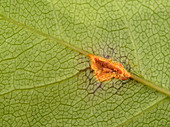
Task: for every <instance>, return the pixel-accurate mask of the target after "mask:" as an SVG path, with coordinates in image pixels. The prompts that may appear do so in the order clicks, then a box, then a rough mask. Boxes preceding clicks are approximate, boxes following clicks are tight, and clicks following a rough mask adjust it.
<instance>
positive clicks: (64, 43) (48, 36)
mask: <svg viewBox="0 0 170 127" xmlns="http://www.w3.org/2000/svg"><path fill="white" fill-rule="evenodd" d="M0 17H2V19H5V20H6V21H8V22H11V23H13V24H15V25H17V26H20V27H22V28H25V29H27V30H29V31H31V32H33V33H36V34H38V35H41V36H43V37H46V38H48V39H49V40H53V41H55V42H58V43H59V44H61V45H64V46H66V47H68V48H71V49H72V50H74V48H75V47H74V46H72V45H70V44H69V43H66V42H64V41H61V40H59V39H57V38H55V37H53V36H51V35H48V34H46V33H43V32H41V31H38V30H36V29H33V28H31V27H29V26H26V25H25V24H22V23H20V22H18V21H16V20H14V19H10V18H8V17H6V16H4V15H3V14H0ZM69 46H70V47H69ZM72 47H73V48H72ZM75 51H77V50H75ZM82 51H83V50H82ZM77 52H78V51H77ZM79 53H82V52H79ZM82 54H84V55H86V54H89V53H88V52H86V51H84V52H83V53H82ZM78 73H79V72H78ZM78 73H76V74H75V75H77V74H78ZM75 75H73V76H71V77H69V78H72V77H74V76H75ZM67 79H68V78H67ZM64 80H65V79H64ZM62 81H63V80H61V81H59V82H62ZM59 82H54V83H50V84H47V85H42V86H38V87H31V88H25V89H14V90H11V91H9V92H6V93H4V94H1V95H0V96H4V95H6V94H9V93H10V92H13V91H17V90H30V89H35V88H42V87H46V86H51V85H54V84H55V83H59ZM166 100H169V98H168V97H164V98H162V99H161V100H160V101H158V102H156V103H155V104H153V105H150V106H149V107H147V108H146V109H144V110H143V111H144V112H139V113H138V114H137V115H135V116H133V117H132V118H130V119H128V120H127V121H125V122H124V123H122V124H120V125H118V126H122V125H125V124H127V123H128V122H130V121H132V120H133V119H136V118H137V117H139V116H140V115H142V114H143V113H146V112H148V111H150V110H149V109H152V108H154V107H156V106H157V105H159V104H161V103H164V102H165V101H166Z"/></svg>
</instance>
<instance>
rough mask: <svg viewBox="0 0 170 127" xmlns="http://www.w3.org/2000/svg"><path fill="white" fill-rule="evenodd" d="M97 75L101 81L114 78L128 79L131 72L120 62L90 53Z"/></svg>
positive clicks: (93, 68)
mask: <svg viewBox="0 0 170 127" xmlns="http://www.w3.org/2000/svg"><path fill="white" fill-rule="evenodd" d="M89 57H90V58H91V61H92V65H91V68H92V70H94V73H95V75H96V77H97V78H98V79H99V81H101V82H103V81H107V80H110V79H112V78H116V79H120V80H126V79H128V78H130V77H131V74H130V73H129V72H127V70H126V69H125V68H124V67H123V65H122V64H121V63H119V62H113V61H111V60H108V59H106V58H103V57H99V56H95V55H91V54H89Z"/></svg>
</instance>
